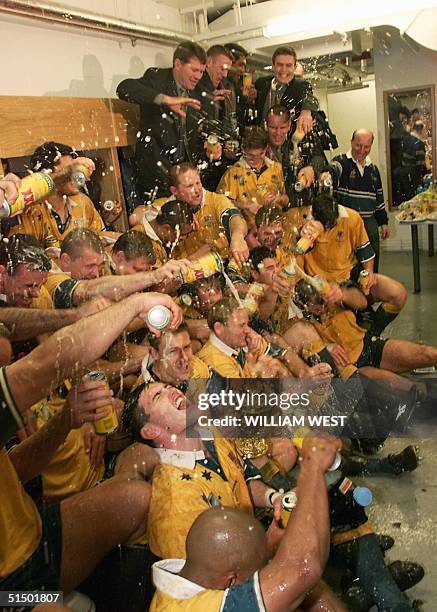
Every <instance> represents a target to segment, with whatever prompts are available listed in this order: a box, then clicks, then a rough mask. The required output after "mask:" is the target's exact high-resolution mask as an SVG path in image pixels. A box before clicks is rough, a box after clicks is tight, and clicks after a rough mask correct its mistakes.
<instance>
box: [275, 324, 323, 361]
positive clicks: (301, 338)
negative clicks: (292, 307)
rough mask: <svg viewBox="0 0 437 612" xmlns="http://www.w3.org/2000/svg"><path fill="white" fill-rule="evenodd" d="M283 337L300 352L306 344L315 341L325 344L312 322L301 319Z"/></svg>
mask: <svg viewBox="0 0 437 612" xmlns="http://www.w3.org/2000/svg"><path fill="white" fill-rule="evenodd" d="M282 337H283V338H284V340H285V341H286V342H287V344H289V345H290V346H291V348H293V349H294V350H295V351H296V352H297V353H298V354H300V353H301V352H302V349H303V348H304V347H305V346H307V345H308V344H311V343H312V342H314V341H320V344H324V343H323V340H322V338H321V337H320V336H319V334H318V333H317V330H316V328H315V327H314V326H313V325H311V323H304V322H301V321H299V323H295V324H294V325H292V326H291V327H289V328H288V329H287V331H286V332H285V333H284V334H283V335H282Z"/></svg>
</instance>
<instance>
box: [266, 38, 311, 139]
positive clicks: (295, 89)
mask: <svg viewBox="0 0 437 612" xmlns="http://www.w3.org/2000/svg"><path fill="white" fill-rule="evenodd" d="M295 68H296V51H295V50H294V49H293V48H292V47H278V48H277V49H276V50H275V52H274V53H273V57H272V70H273V76H269V77H261V78H259V79H258V80H257V81H256V83H255V87H256V90H257V92H258V95H257V98H256V109H257V111H258V121H259V122H261V121H263V120H264V119H265V118H266V116H267V113H268V110H269V109H270V108H271V107H272V106H274V105H275V104H282V105H283V106H286V107H287V108H288V109H289V110H290V113H291V120H292V124H293V131H294V127H296V128H298V129H299V130H301V131H303V132H304V133H305V134H306V133H307V132H309V131H310V130H311V128H312V127H313V119H312V113H314V112H316V111H317V110H318V107H319V104H318V102H317V99H316V98H315V97H314V96H313V92H312V89H311V85H310V84H309V83H308V81H305V80H304V79H302V78H300V77H295V76H294V70H295Z"/></svg>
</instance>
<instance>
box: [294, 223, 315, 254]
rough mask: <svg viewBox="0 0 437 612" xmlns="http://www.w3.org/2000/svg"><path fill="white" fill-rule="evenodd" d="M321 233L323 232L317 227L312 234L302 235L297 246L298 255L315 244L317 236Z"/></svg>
mask: <svg viewBox="0 0 437 612" xmlns="http://www.w3.org/2000/svg"><path fill="white" fill-rule="evenodd" d="M320 233H321V232H320V231H319V230H317V229H316V230H315V231H314V232H313V233H312V235H311V236H301V237H300V239H299V242H298V243H297V244H296V246H295V249H294V250H295V252H296V253H297V254H298V255H303V254H304V253H306V252H307V251H308V249H309V248H310V247H312V246H313V244H314V243H315V241H316V240H317V238H318V237H319V236H320Z"/></svg>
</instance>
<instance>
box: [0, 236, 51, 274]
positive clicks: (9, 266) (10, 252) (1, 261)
mask: <svg viewBox="0 0 437 612" xmlns="http://www.w3.org/2000/svg"><path fill="white" fill-rule="evenodd" d="M0 265H2V266H4V268H5V269H6V272H7V274H9V276H13V275H14V274H15V272H16V271H17V269H18V268H19V266H21V265H23V266H25V267H26V268H27V269H28V270H29V271H31V272H49V270H50V269H51V267H52V264H51V260H50V257H49V256H48V255H47V254H46V253H45V251H44V248H43V247H42V245H41V244H40V243H39V242H38V240H37V239H36V238H35V236H32V235H31V234H15V235H14V236H11V237H10V238H9V239H8V241H7V242H6V241H5V240H2V241H1V242H0Z"/></svg>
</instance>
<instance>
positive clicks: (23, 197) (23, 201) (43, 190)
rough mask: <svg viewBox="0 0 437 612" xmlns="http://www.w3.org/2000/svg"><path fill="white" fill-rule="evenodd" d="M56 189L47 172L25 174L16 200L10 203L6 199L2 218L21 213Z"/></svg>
mask: <svg viewBox="0 0 437 612" xmlns="http://www.w3.org/2000/svg"><path fill="white" fill-rule="evenodd" d="M54 189H55V184H54V182H53V179H52V178H51V176H50V175H49V174H46V173H45V172H34V173H33V174H29V175H28V176H25V177H24V178H23V179H22V181H21V184H20V187H19V189H18V198H17V199H16V200H15V202H13V203H12V204H8V202H6V200H5V201H4V202H3V205H2V206H1V207H0V219H4V218H5V217H15V215H19V214H20V213H22V212H23V210H25V209H26V208H27V207H28V206H31V205H32V204H35V202H38V201H39V200H42V199H43V198H46V197H47V196H48V195H49V194H50V193H51V192H52V191H54Z"/></svg>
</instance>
